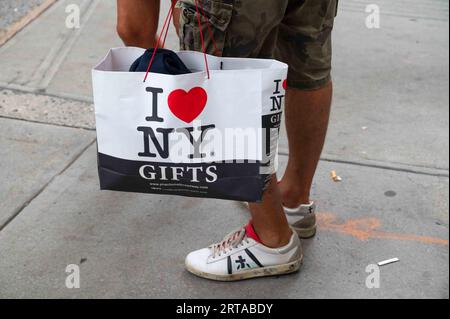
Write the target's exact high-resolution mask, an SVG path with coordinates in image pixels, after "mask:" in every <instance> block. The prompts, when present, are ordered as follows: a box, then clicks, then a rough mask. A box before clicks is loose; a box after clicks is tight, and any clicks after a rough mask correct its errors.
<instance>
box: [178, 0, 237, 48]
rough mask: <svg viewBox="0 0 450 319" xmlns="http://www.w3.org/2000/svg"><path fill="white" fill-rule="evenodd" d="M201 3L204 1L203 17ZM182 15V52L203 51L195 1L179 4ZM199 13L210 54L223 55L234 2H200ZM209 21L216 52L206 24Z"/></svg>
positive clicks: (221, 0)
mask: <svg viewBox="0 0 450 319" xmlns="http://www.w3.org/2000/svg"><path fill="white" fill-rule="evenodd" d="M200 1H204V8H203V9H204V11H205V15H204V16H203V14H202V10H201V7H200ZM179 7H180V9H181V14H180V48H181V50H193V51H202V45H201V37H200V28H199V25H198V17H197V11H196V7H195V0H181V1H180V2H179ZM199 11H200V14H201V18H202V32H203V36H204V38H205V46H206V51H207V53H208V54H216V55H221V54H222V51H223V48H224V46H225V38H226V31H227V28H228V25H229V24H230V21H231V17H232V15H233V4H232V0H209V1H207V0H199ZM206 19H207V20H208V21H209V24H210V27H211V31H212V34H213V36H214V40H215V43H216V45H217V50H218V51H219V52H216V50H215V48H214V45H213V43H214V42H213V41H212V39H211V35H210V31H209V30H208V26H207V23H206Z"/></svg>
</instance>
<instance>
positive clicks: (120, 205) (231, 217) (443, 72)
mask: <svg viewBox="0 0 450 319" xmlns="http://www.w3.org/2000/svg"><path fill="white" fill-rule="evenodd" d="M12 1H14V0H12ZM341 2H343V3H341V7H340V11H339V15H338V18H337V20H336V26H335V37H334V52H335V58H334V80H335V86H336V93H335V100H334V110H333V114H332V124H331V127H330V133H329V137H328V141H327V145H326V148H325V151H324V154H323V158H322V161H321V163H320V166H319V170H318V174H317V177H316V180H315V184H314V188H313V197H314V198H315V199H316V200H317V202H318V204H319V211H320V214H319V220H320V223H319V232H318V235H317V236H316V237H315V238H313V239H310V240H306V241H304V246H305V251H306V257H305V264H304V267H303V268H302V271H301V272H300V273H299V274H296V275H293V276H287V277H280V278H264V279H258V280H253V281H246V282H241V283H234V284H222V283H215V282H210V281H204V280H200V279H198V278H195V277H193V276H191V275H190V274H188V273H187V272H186V271H185V270H184V268H183V260H184V256H185V254H186V253H187V252H189V251H190V250H193V249H196V248H199V247H202V246H205V245H207V244H210V243H211V242H212V241H214V240H219V239H220V238H221V237H222V236H223V235H224V234H225V233H226V232H227V231H228V230H231V229H234V228H235V227H237V226H239V225H240V224H242V223H244V222H245V221H246V220H247V219H248V214H247V212H246V211H245V209H244V208H243V207H242V206H241V205H240V204H238V203H234V202H227V201H217V200H202V199H190V198H181V197H180V198H173V197H167V196H151V195H142V194H131V193H116V192H106V191H102V192H100V191H99V187H98V177H97V172H96V150H95V131H94V120H93V106H92V104H91V101H92V93H91V80H90V68H91V67H92V66H93V65H94V64H95V63H96V62H98V61H99V60H100V59H101V58H102V57H103V56H104V55H105V53H106V52H107V50H108V49H109V48H110V47H114V46H120V45H121V42H120V40H119V39H118V38H117V36H116V34H115V1H113V0H104V1H100V0H94V1H86V0H70V1H64V0H59V1H57V2H56V3H55V4H54V5H53V6H51V7H50V8H49V9H47V10H46V11H45V12H44V13H43V14H41V15H40V16H39V17H38V18H37V19H35V20H34V21H33V22H31V23H30V24H29V25H28V26H27V27H25V28H24V29H23V30H22V31H21V32H19V33H17V34H16V35H15V36H14V37H13V38H12V39H10V40H9V41H8V42H7V43H6V44H4V45H3V46H1V47H0V69H1V72H0V133H1V134H0V168H1V170H0V177H1V180H2V181H3V182H2V184H1V185H0V297H13V298H16V297H32V298H37V297H55V298H61V297H68V298H85V297H95V298H106V297H117V298H127V297H136V298H143V297H158V298H164V297H166V298H189V297H191V298H195V297H199V298H206V297H208V298H209V297H218V298H220V297H222V298H240V297H248V298H252V297H261V298H266V297H267V298H281V297H289V298H333V297H334V298H347V297H348V298H358V297H363V298H409V297H414V298H448V297H449V278H448V277H449V275H448V274H449V263H448V258H449V246H448V237H449V228H448V222H449V218H448V212H449V206H448V196H449V195H448V192H449V178H448V177H449V175H448V170H449V167H448V163H449V136H448V129H449V125H448V117H449V93H448V86H449V68H448V67H449V65H448V61H449V60H448V58H449V54H448V39H449V38H448V32H449V31H448V27H449V22H448V6H449V5H448V2H447V1H441V0H423V1H418V0H414V1H408V2H407V4H408V5H407V6H405V4H406V2H405V1H396V2H394V3H392V1H388V0H377V1H376V3H377V4H378V5H379V6H380V9H381V28H380V29H367V28H366V27H365V24H364V21H365V17H366V13H365V12H364V9H365V5H366V4H368V3H373V1H365V0H347V1H341ZM68 4H78V5H79V6H80V11H81V28H80V29H73V30H72V29H67V28H66V27H65V19H66V16H67V13H66V12H65V8H66V6H67V5H68ZM167 4H168V2H164V9H163V12H164V11H167ZM405 7H406V8H407V9H405ZM169 47H170V48H173V49H176V48H177V39H176V36H175V34H174V32H173V30H172V32H171V34H170V37H169ZM280 154H281V161H282V164H283V165H284V164H285V162H286V159H287V155H288V149H287V140H286V136H285V134H283V136H282V141H281V148H280ZM331 170H336V171H337V172H338V174H339V175H341V176H342V178H343V182H342V183H334V182H332V181H331V180H330V178H329V173H330V171H331ZM280 173H282V172H280ZM217 225H220V226H219V227H217ZM392 257H398V258H399V259H400V262H399V263H396V264H391V265H388V266H384V267H382V268H381V287H380V288H379V289H368V288H367V287H366V285H365V280H366V277H367V276H368V273H366V272H365V269H366V266H367V265H369V264H373V263H376V262H379V261H382V260H385V259H389V258H392ZM68 264H79V265H80V267H81V288H80V289H67V288H66V286H65V278H66V275H67V274H66V273H65V269H66V266H67V265H68Z"/></svg>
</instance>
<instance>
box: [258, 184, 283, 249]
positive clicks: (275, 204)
mask: <svg viewBox="0 0 450 319" xmlns="http://www.w3.org/2000/svg"><path fill="white" fill-rule="evenodd" d="M249 206H250V212H251V214H252V220H253V227H254V229H255V232H256V234H257V235H258V236H259V238H260V239H261V241H262V243H263V244H264V245H266V246H268V247H272V248H276V247H282V246H284V245H287V244H288V243H289V240H290V238H291V235H292V231H291V229H290V228H289V225H288V222H287V220H286V216H285V215H284V211H283V208H282V206H281V197H280V192H279V190H278V186H277V181H276V176H275V175H274V176H273V177H272V179H271V181H270V183H269V185H268V187H267V190H266V191H265V193H264V197H263V201H262V202H261V203H259V204H252V203H251V204H250V205H249Z"/></svg>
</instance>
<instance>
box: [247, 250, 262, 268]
mask: <svg viewBox="0 0 450 319" xmlns="http://www.w3.org/2000/svg"><path fill="white" fill-rule="evenodd" d="M245 252H246V253H247V255H248V257H250V258H251V259H252V260H253V261H254V262H255V264H257V265H258V266H259V267H264V266H263V265H262V264H261V263H260V262H259V260H258V259H257V258H256V257H255V255H253V254H252V252H251V251H250V250H248V248H245Z"/></svg>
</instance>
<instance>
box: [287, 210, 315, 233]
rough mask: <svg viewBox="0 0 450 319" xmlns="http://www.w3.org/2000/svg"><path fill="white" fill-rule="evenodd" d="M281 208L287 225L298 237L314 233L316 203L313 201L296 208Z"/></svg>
mask: <svg viewBox="0 0 450 319" xmlns="http://www.w3.org/2000/svg"><path fill="white" fill-rule="evenodd" d="M283 208H284V212H285V214H286V218H287V220H288V223H289V225H291V227H292V228H293V229H294V230H295V231H296V232H297V234H298V236H299V237H300V238H311V237H313V236H314V235H315V234H316V230H317V225H316V204H315V203H314V202H311V203H309V205H300V206H299V207H297V208H287V207H283Z"/></svg>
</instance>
